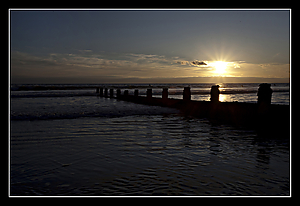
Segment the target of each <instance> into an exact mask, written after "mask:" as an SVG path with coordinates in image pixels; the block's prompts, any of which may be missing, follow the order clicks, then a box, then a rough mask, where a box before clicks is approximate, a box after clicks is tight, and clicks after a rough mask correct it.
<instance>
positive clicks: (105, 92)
mask: <svg viewBox="0 0 300 206" xmlns="http://www.w3.org/2000/svg"><path fill="white" fill-rule="evenodd" d="M107 93H108V89H107V88H105V90H104V96H105V97H107V96H108V94H107Z"/></svg>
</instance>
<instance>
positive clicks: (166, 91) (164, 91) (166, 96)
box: [162, 88, 168, 100]
mask: <svg viewBox="0 0 300 206" xmlns="http://www.w3.org/2000/svg"><path fill="white" fill-rule="evenodd" d="M162 99H163V100H167V99H168V88H163V91H162Z"/></svg>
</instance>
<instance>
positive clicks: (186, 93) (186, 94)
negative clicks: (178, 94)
mask: <svg viewBox="0 0 300 206" xmlns="http://www.w3.org/2000/svg"><path fill="white" fill-rule="evenodd" d="M183 100H186V101H188V100H191V88H190V87H184V90H183Z"/></svg>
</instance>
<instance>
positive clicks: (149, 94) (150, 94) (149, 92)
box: [147, 89, 152, 99]
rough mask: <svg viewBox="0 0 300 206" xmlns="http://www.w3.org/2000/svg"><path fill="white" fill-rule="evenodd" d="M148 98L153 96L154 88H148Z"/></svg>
mask: <svg viewBox="0 0 300 206" xmlns="http://www.w3.org/2000/svg"><path fill="white" fill-rule="evenodd" d="M147 98H148V99H151V98H152V89H147Z"/></svg>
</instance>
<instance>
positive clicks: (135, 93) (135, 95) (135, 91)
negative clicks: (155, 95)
mask: <svg viewBox="0 0 300 206" xmlns="http://www.w3.org/2000/svg"><path fill="white" fill-rule="evenodd" d="M138 96H139V90H138V89H136V90H134V97H138Z"/></svg>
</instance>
